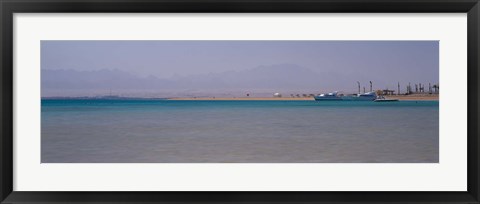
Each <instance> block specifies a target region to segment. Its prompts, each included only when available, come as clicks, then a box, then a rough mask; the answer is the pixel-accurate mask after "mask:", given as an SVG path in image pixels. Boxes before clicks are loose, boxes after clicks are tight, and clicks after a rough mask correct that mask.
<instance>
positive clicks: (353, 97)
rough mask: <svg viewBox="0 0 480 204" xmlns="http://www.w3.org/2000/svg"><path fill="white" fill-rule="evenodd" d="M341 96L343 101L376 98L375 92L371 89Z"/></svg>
mask: <svg viewBox="0 0 480 204" xmlns="http://www.w3.org/2000/svg"><path fill="white" fill-rule="evenodd" d="M341 98H342V100H344V101H373V100H375V99H377V94H376V93H375V92H373V91H372V92H367V93H363V94H355V95H349V96H343V97H341Z"/></svg>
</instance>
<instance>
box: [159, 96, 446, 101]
mask: <svg viewBox="0 0 480 204" xmlns="http://www.w3.org/2000/svg"><path fill="white" fill-rule="evenodd" d="M385 98H388V99H399V100H401V101H438V95H398V96H397V95H394V96H385ZM168 100H184V101H195V100H198V101H249V100H250V101H313V100H314V99H313V97H295V98H291V97H281V98H276V97H179V98H169V99H168Z"/></svg>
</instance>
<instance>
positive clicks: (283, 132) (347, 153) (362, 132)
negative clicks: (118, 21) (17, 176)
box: [40, 40, 440, 163]
mask: <svg viewBox="0 0 480 204" xmlns="http://www.w3.org/2000/svg"><path fill="white" fill-rule="evenodd" d="M439 95H440V90H439V42H438V41H320V40H318V41H316V40H313V41H311V40H298V41H291V40H215V41H213V40H198V41H196V40H179V41H174V40H173V41H172V40H158V41H143V40H131V41H130V40H128V41H116V40H115V41H110V40H98V41H94V40H92V41H90V40H67V41H66V40H43V41H41V99H40V100H41V162H42V163H438V162H439Z"/></svg>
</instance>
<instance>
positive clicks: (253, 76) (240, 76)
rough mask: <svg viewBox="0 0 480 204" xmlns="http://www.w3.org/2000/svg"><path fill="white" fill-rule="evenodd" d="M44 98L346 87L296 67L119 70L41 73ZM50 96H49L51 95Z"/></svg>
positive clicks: (337, 76) (336, 76)
mask: <svg viewBox="0 0 480 204" xmlns="http://www.w3.org/2000/svg"><path fill="white" fill-rule="evenodd" d="M41 77H42V79H41V83H42V96H44V93H45V94H47V95H52V94H53V93H55V94H57V95H58V94H59V93H60V94H61V93H63V92H65V93H67V92H69V91H72V92H75V91H78V90H83V91H92V92H95V91H98V90H102V91H105V90H115V91H120V92H121V91H123V90H125V91H127V90H136V91H146V92H178V91H182V92H208V91H214V92H221V91H259V90H262V91H302V90H305V91H317V90H318V91H320V90H322V91H325V90H329V91H332V90H337V89H342V88H346V87H350V89H354V88H355V84H356V82H355V81H352V84H344V83H343V84H342V81H344V80H338V79H342V78H345V76H343V75H341V74H339V73H331V72H330V73H317V72H314V71H312V70H311V69H308V68H305V67H302V66H298V65H295V64H279V65H270V66H259V67H255V68H252V69H247V70H243V71H226V72H220V73H209V74H200V75H190V76H177V77H171V78H159V77H155V76H148V77H141V76H137V75H134V74H131V73H128V72H125V71H121V70H117V69H113V70H110V69H103V70H98V71H76V70H45V69H42V76H41ZM49 93H50V94H49Z"/></svg>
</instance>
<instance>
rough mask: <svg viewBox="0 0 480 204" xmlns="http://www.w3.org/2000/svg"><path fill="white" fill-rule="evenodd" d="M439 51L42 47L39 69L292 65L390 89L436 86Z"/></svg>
mask: <svg viewBox="0 0 480 204" xmlns="http://www.w3.org/2000/svg"><path fill="white" fill-rule="evenodd" d="M438 49H439V43H438V41H42V42H41V68H42V70H76V71H95V70H97V71H98V70H104V69H110V70H114V69H116V70H121V71H125V72H128V73H131V74H134V75H136V76H139V77H146V76H155V77H158V78H161V79H168V78H171V77H182V76H190V75H202V74H209V73H214V74H215V73H222V72H227V71H246V70H250V69H253V68H256V67H259V66H271V65H278V64H293V65H298V66H300V67H304V68H307V69H310V70H312V71H314V72H317V73H323V76H322V77H326V78H329V77H334V76H336V75H335V74H337V75H338V74H341V75H342V78H338V79H336V80H339V81H342V82H344V83H346V84H349V85H350V84H356V81H357V80H358V78H361V79H368V80H376V81H389V82H391V84H379V86H387V85H389V86H391V85H392V84H393V83H395V84H396V82H397V81H400V82H403V83H406V82H413V83H415V82H421V83H428V82H432V83H438V77H439V53H438ZM325 73H327V74H325ZM328 73H334V74H332V76H329V75H328ZM292 77H294V76H292ZM363 83H364V82H363ZM385 83H386V82H385ZM352 87H353V88H355V86H354V85H353V86H352ZM392 88H393V87H392Z"/></svg>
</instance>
